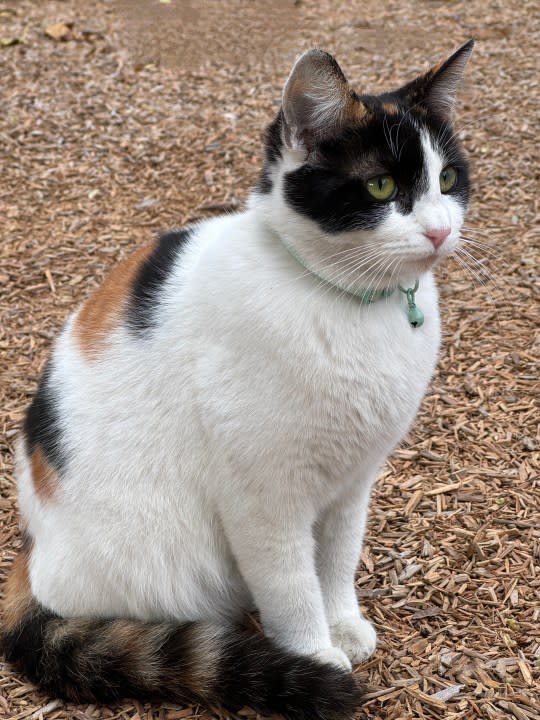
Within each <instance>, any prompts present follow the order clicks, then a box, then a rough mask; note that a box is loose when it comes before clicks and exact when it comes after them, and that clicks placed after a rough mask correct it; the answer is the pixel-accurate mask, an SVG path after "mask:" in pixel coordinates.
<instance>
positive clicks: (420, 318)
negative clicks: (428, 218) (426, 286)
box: [279, 237, 424, 328]
mask: <svg viewBox="0 0 540 720" xmlns="http://www.w3.org/2000/svg"><path fill="white" fill-rule="evenodd" d="M279 239H280V241H281V243H282V245H283V247H284V248H285V249H286V250H287V252H288V253H289V254H290V255H291V257H293V258H294V259H295V260H296V262H297V263H299V264H300V265H301V266H302V267H303V268H304V269H305V270H307V271H308V272H309V273H311V275H314V276H315V277H316V278H318V279H319V280H321V281H322V282H324V283H325V284H326V285H330V287H333V288H335V289H336V290H339V291H340V292H342V293H344V294H346V295H351V296H352V297H354V298H356V299H357V300H358V301H359V302H360V303H361V304H362V305H371V304H372V303H374V302H377V300H383V299H384V298H387V297H390V295H392V294H393V293H394V292H395V291H396V290H397V289H398V288H399V290H400V292H402V293H404V294H405V295H406V296H407V305H408V312H407V319H408V321H409V325H410V326H411V327H413V328H417V327H420V326H421V325H422V324H423V322H424V314H423V313H422V311H421V310H420V309H419V308H417V307H416V303H415V293H416V291H417V290H418V285H419V281H418V279H417V280H416V282H415V284H414V287H413V288H402V287H401V285H396V286H394V287H388V288H382V289H381V290H372V289H370V288H360V289H359V290H350V289H348V288H347V287H346V286H343V285H342V284H341V283H337V282H331V281H330V280H327V279H326V278H324V277H323V276H322V275H319V273H318V272H316V271H315V270H313V268H311V267H310V266H309V265H308V264H307V262H306V261H305V260H304V258H303V257H302V256H301V255H300V254H299V253H297V252H296V250H295V249H294V248H293V247H291V246H290V245H289V244H288V243H286V242H285V241H284V240H283V238H282V237H280V238H279Z"/></svg>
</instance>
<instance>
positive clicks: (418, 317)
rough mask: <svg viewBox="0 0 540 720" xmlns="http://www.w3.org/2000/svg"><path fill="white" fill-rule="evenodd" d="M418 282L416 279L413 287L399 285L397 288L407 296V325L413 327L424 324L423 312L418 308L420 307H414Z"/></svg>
mask: <svg viewBox="0 0 540 720" xmlns="http://www.w3.org/2000/svg"><path fill="white" fill-rule="evenodd" d="M418 284H419V283H418V280H417V281H416V282H415V284H414V287H413V288H402V287H401V285H399V289H400V290H401V292H402V293H404V294H405V296H406V297H407V305H408V306H409V310H408V311H407V320H408V321H409V325H410V326H411V327H413V328H417V327H420V326H421V325H423V324H424V313H423V312H422V311H421V310H420V308H417V307H416V302H415V294H416V291H417V290H418Z"/></svg>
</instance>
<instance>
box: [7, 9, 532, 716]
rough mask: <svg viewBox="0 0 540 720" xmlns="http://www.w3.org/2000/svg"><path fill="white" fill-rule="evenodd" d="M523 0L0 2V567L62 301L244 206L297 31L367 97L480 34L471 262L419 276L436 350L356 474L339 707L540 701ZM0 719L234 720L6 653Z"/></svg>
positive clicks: (477, 706)
mask: <svg viewBox="0 0 540 720" xmlns="http://www.w3.org/2000/svg"><path fill="white" fill-rule="evenodd" d="M539 15H540V13H539V7H538V4H537V3H536V2H531V1H529V0H507V1H503V0H499V1H497V2H486V0H468V2H458V1H457V0H456V1H452V2H444V1H442V0H419V1H418V2H413V0H386V1H385V2H380V1H377V0H361V1H360V0H351V1H349V2H330V0H323V1H322V2H317V3H314V2H309V1H308V0H302V1H301V2H295V3H293V2H292V0H291V1H290V2H289V0H282V1H281V2H275V3H263V2H261V1H260V0H257V1H254V0H252V1H250V0H222V1H221V2H220V1H219V0H214V1H212V0H207V1H206V2H196V0H193V1H192V2H188V0H170V1H169V2H163V0H162V1H161V2H159V0H144V1H142V0H141V1H139V2H135V1H133V2H129V1H128V0H123V1H120V0H118V1H117V2H116V1H115V2H112V1H111V0H94V2H82V1H80V2H75V1H70V0H67V1H64V2H60V1H57V2H51V1H49V0H42V1H41V0H40V1H38V0H35V1H34V2H30V1H29V0H7V1H5V2H4V1H0V69H1V83H0V143H1V153H2V165H1V174H2V175H1V181H0V218H1V221H0V222H1V226H2V241H1V244H0V298H1V307H0V311H1V315H0V321H1V326H0V348H1V351H2V361H1V372H2V384H1V388H0V398H1V404H0V406H1V435H0V450H1V460H0V463H1V465H0V493H1V497H0V509H1V519H0V529H1V534H2V535H1V543H2V553H1V559H0V571H1V573H2V574H3V573H4V572H5V571H6V570H7V569H8V568H9V565H10V563H11V559H12V557H13V554H14V550H15V549H16V547H17V546H18V544H19V538H18V529H17V511H16V503H15V490H14V484H13V465H12V450H13V442H14V439H15V435H16V433H17V429H18V428H19V426H20V423H21V418H22V412H23V409H24V407H25V406H26V405H27V403H28V401H29V399H30V397H31V394H32V392H33V391H34V389H35V386H36V381H37V377H38V374H39V371H40V368H42V366H43V362H44V360H45V358H46V356H47V352H48V349H49V347H50V344H51V340H52V338H53V337H54V335H55V333H56V332H57V330H58V329H59V328H60V326H61V323H62V320H63V318H64V316H65V315H66V314H67V312H68V311H69V310H70V309H71V308H73V307H74V305H76V303H77V302H79V301H80V300H81V299H82V298H84V297H85V296H86V295H87V294H88V293H89V292H90V290H91V289H92V288H94V287H95V286H96V284H97V283H99V282H100V280H101V279H102V277H103V275H104V273H105V272H106V271H107V270H108V268H110V267H111V266H112V265H113V263H114V262H116V261H117V260H118V259H119V258H120V257H123V256H124V255H125V254H126V253H128V252H130V251H131V250H132V249H133V248H135V247H136V246H137V245H139V244H141V243H142V242H143V241H145V240H146V239H147V238H149V237H150V236H151V235H152V234H153V233H155V232H156V231H158V230H161V229H165V228H168V227H171V226H181V225H182V224H184V223H186V222H188V221H190V220H193V219H195V218H201V217H209V216H211V215H212V214H216V213H218V212H220V211H223V210H226V211H227V210H230V209H234V208H236V207H239V206H241V205H242V203H243V201H244V199H245V198H246V194H247V192H248V190H249V188H250V186H252V185H253V183H254V182H255V180H256V177H257V172H258V168H259V164H260V137H261V131H262V129H263V127H264V126H265V124H266V123H268V122H269V120H270V119H271V117H272V115H273V113H274V112H275V110H276V108H277V105H278V102H279V96H280V90H281V86H282V83H283V81H284V79H285V77H286V75H287V72H288V69H289V67H290V64H291V62H292V60H293V59H294V57H295V55H296V54H297V53H298V52H299V51H300V50H302V49H305V48H308V47H310V46H321V47H324V48H326V49H328V50H330V51H331V52H334V53H335V54H336V55H337V57H338V59H339V60H340V62H341V63H342V65H343V67H344V69H345V70H346V72H347V74H348V75H349V77H350V79H351V80H352V81H353V83H354V84H355V86H356V87H357V88H358V89H359V90H360V91H375V92H376V91H380V90H382V89H383V88H388V87H392V86H394V85H396V84H397V83H400V82H404V81H406V80H408V79H410V78H412V77H413V75H414V73H417V72H420V71H421V70H423V69H425V68H427V67H428V65H429V64H430V63H434V62H435V61H437V60H439V59H440V58H442V57H444V56H445V55H447V54H449V53H450V51H451V50H452V49H453V48H455V47H456V46H457V45H458V44H460V43H461V42H464V41H465V40H466V39H468V38H469V37H475V38H476V39H477V46H476V49H475V52H474V56H473V59H472V61H471V64H470V67H469V70H468V74H467V82H466V85H465V87H464V90H463V93H462V95H461V102H460V107H459V123H458V128H459V131H460V136H461V137H462V139H463V141H464V144H465V147H466V149H467V151H468V153H469V156H470V159H471V163H472V169H473V176H474V194H473V197H472V205H471V210H470V214H469V217H468V222H467V230H466V231H465V232H464V234H465V235H466V236H467V237H468V238H470V242H469V243H468V244H467V245H466V246H465V247H466V248H467V250H468V252H469V253H470V254H471V256H473V257H470V258H468V262H469V266H468V268H465V267H463V266H462V265H461V264H460V263H458V262H456V261H449V262H448V263H447V264H446V265H445V266H444V267H443V268H441V269H440V271H439V280H440V289H441V307H442V316H443V323H444V346H443V350H442V357H441V362H440V365H439V369H438V372H437V374H436V376H435V378H434V379H433V382H432V384H431V388H430V392H429V395H428V397H427V398H426V399H425V401H424V403H423V405H422V409H421V413H420V416H419V418H418V420H417V422H416V424H415V426H414V429H413V431H412V432H411V434H410V437H409V438H408V440H407V442H406V443H405V444H404V445H403V446H402V447H401V448H400V449H399V450H398V451H397V452H395V454H394V455H393V457H392V458H391V460H390V462H389V463H388V464H387V466H386V467H385V468H384V471H383V472H382V474H381V477H380V479H379V482H378V485H377V488H376V491H375V495H374V501H373V506H372V510H371V514H370V524H369V532H368V536H367V540H366V546H365V550H364V553H363V556H362V562H361V564H360V567H359V570H358V594H359V597H360V599H361V602H362V603H363V604H364V606H365V609H366V613H367V615H368V616H369V617H370V618H371V619H372V620H373V621H374V622H375V624H376V626H377V628H378V632H379V636H380V645H379V648H378V650H377V653H376V654H375V656H374V657H373V658H372V659H370V660H369V661H368V662H367V663H365V664H364V665H362V666H361V667H359V668H357V670H356V674H357V676H358V679H359V680H360V681H361V682H362V683H364V684H365V686H366V693H367V694H366V702H365V704H364V706H363V708H361V709H360V710H359V711H358V714H357V718H358V719H360V718H364V719H366V720H367V718H376V719H379V718H380V719H381V720H382V719H384V718H389V719H394V720H404V719H408V718H448V719H451V718H452V719H457V718H488V719H499V718H500V719H503V718H504V719H507V718H510V719H512V720H513V719H514V718H515V719H516V720H529V719H532V718H540V701H539V697H540V629H539V628H540V494H539V489H540V488H539V475H538V470H539V464H540V463H539V453H538V448H539V438H538V434H537V428H536V426H535V423H536V422H537V419H538V414H537V410H535V404H534V398H535V392H536V394H537V396H538V385H537V384H536V383H537V379H538V370H537V366H535V362H536V361H537V359H538V348H539V346H538V342H537V339H538V338H537V333H538V325H539V322H538V321H539V306H538V278H537V265H536V266H535V260H536V261H537V260H538V248H539V244H538V239H539V235H538V223H537V220H538V167H539V164H538V161H539V153H538V144H537V142H536V141H537V135H538V130H539V126H538V121H539V116H538V107H539V100H540V98H539V92H538V89H539V88H538V72H539V67H538V57H540V55H539V51H540V34H539V30H540V28H539V23H538V18H539ZM535 283H536V284H535ZM535 337H536V345H535ZM2 716H4V717H11V718H41V717H46V718H48V719H49V720H53V719H54V718H78V719H79V720H83V719H86V718H126V719H127V718H132V719H133V720H141V719H144V720H150V719H151V718H153V719H155V720H157V719H158V718H159V720H165V719H168V720H173V719H175V718H201V719H202V718H204V719H209V718H225V717H229V716H227V715H224V714H220V712H219V711H217V710H215V711H209V710H204V709H201V708H198V707H191V708H178V707H176V706H172V705H163V706H161V707H157V706H149V705H142V704H139V703H132V702H130V701H126V702H124V703H123V704H121V705H119V706H116V707H111V708H104V707H95V706H90V707H88V706H85V707H74V706H67V705H64V704H62V703H61V702H60V701H58V700H55V699H54V698H52V699H51V698H46V697H43V696H42V695H40V694H39V693H37V692H36V691H35V690H34V689H33V688H32V687H31V686H29V685H28V684H27V683H25V682H24V680H23V679H22V678H21V677H18V676H14V675H12V674H10V672H9V668H8V667H6V666H5V665H2V666H1V679H0V717H2ZM251 716H252V715H250V713H249V711H246V712H245V713H244V714H243V715H242V716H241V717H251ZM239 717H240V716H239Z"/></svg>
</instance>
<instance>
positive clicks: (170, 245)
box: [128, 229, 193, 334]
mask: <svg viewBox="0 0 540 720" xmlns="http://www.w3.org/2000/svg"><path fill="white" fill-rule="evenodd" d="M192 233H193V230H191V229H185V230H171V231H170V232H166V233H164V234H163V235H161V236H160V237H159V239H158V242H157V245H156V248H155V250H154V251H153V252H152V254H151V255H150V257H149V258H148V259H147V260H146V261H145V262H144V263H143V265H142V266H141V268H140V270H139V272H138V274H137V277H136V278H135V282H134V283H133V287H132V290H131V296H130V300H129V306H128V325H129V327H130V328H131V329H132V330H134V331H135V332H136V333H137V334H141V333H144V332H145V331H147V330H149V329H150V328H152V327H154V326H155V325H156V323H157V320H156V316H155V312H154V311H155V307H156V304H157V302H158V300H159V295H160V292H161V290H162V288H163V285H164V283H165V282H166V280H167V278H168V277H169V274H170V272H171V270H172V267H173V265H174V262H175V260H176V258H177V257H178V255H179V254H180V253H181V252H182V249H183V248H184V246H185V245H186V243H187V242H188V240H189V238H190V237H191V235H192Z"/></svg>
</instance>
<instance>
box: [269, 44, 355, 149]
mask: <svg viewBox="0 0 540 720" xmlns="http://www.w3.org/2000/svg"><path fill="white" fill-rule="evenodd" d="M282 111H283V120H284V125H283V141H284V142H285V145H286V146H287V147H289V148H291V149H299V148H305V149H307V150H308V151H309V150H311V149H313V147H314V146H315V145H316V144H317V142H320V141H321V140H324V139H326V138H329V137H332V136H335V135H337V134H338V133H339V131H340V129H341V128H342V127H343V126H344V124H345V123H346V122H347V120H349V119H351V116H353V115H357V116H358V115H361V114H362V105H361V103H360V102H359V101H358V100H357V99H355V98H354V97H353V93H352V90H351V88H350V87H349V83H348V82H347V79H346V78H345V75H344V74H343V72H342V70H341V68H340V67H339V65H338V64H337V62H336V60H335V59H334V58H333V57H332V55H330V54H329V53H327V52H324V50H308V51H307V52H305V53H304V54H303V55H301V56H300V57H299V58H298V60H297V61H296V63H295V65H294V67H293V69H292V71H291V74H290V75H289V78H288V80H287V82H286V83H285V88H284V90H283V100H282Z"/></svg>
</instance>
